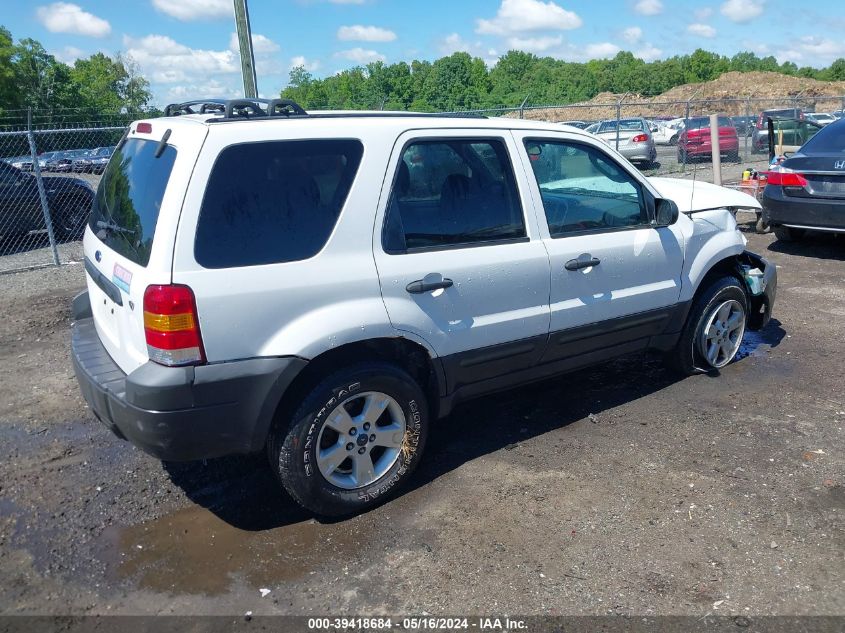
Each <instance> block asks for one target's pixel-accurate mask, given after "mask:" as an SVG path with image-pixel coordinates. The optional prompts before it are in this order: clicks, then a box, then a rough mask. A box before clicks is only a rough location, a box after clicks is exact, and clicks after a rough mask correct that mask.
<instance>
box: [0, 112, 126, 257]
mask: <svg viewBox="0 0 845 633" xmlns="http://www.w3.org/2000/svg"><path fill="white" fill-rule="evenodd" d="M124 129H125V124H123V125H103V124H102V123H101V122H95V123H93V124H90V123H89V124H85V123H77V124H74V126H73V127H67V126H66V125H65V126H57V125H56V124H47V123H41V124H33V123H32V118H31V117H30V118H29V120H28V122H27V123H26V124H23V125H20V124H18V125H9V124H7V125H2V124H0V273H4V272H14V271H20V270H26V269H30V268H38V267H42V266H51V265H60V264H63V263H68V262H72V261H79V260H80V259H81V258H82V247H81V242H80V241H79V240H80V239H81V238H82V234H83V231H84V229H85V222H86V220H87V218H88V214H89V212H90V210H91V205H92V203H93V201H94V193H95V191H96V190H97V185H98V184H99V181H100V178H101V177H102V175H103V172H104V171H105V168H106V164H107V163H108V160H109V158H110V157H111V153H112V151H113V148H114V146H115V145H116V144H117V142H118V141H119V140H120V137H121V136H122V134H123V132H124Z"/></svg>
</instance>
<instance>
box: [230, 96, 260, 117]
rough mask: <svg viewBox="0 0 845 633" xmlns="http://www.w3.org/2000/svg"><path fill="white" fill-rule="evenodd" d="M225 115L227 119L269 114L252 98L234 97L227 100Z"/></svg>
mask: <svg viewBox="0 0 845 633" xmlns="http://www.w3.org/2000/svg"><path fill="white" fill-rule="evenodd" d="M223 116H225V117H226V118H227V119H234V118H241V117H243V118H245V119H251V118H253V117H263V116H267V112H265V111H264V110H263V109H262V108H261V106H260V105H259V104H258V102H256V101H252V100H251V99H232V100H231V101H227V102H226V109H225V111H224V114H223Z"/></svg>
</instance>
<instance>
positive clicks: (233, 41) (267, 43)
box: [229, 33, 281, 56]
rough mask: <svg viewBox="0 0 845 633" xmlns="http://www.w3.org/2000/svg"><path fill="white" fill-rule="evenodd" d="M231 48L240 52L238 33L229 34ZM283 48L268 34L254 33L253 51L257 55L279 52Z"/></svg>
mask: <svg viewBox="0 0 845 633" xmlns="http://www.w3.org/2000/svg"><path fill="white" fill-rule="evenodd" d="M229 50H230V51H234V52H236V53H238V52H240V50H241V48H240V45H239V44H238V34H237V33H232V34H231V35H230V36H229ZM280 50H281V47H280V46H279V45H278V44H276V42H274V41H273V40H271V39H270V38H269V37H267V36H266V35H260V34H258V33H253V34H252V53H253V55H255V56H258V55H266V54H270V53H278V52H279V51H280Z"/></svg>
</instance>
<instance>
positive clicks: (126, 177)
mask: <svg viewBox="0 0 845 633" xmlns="http://www.w3.org/2000/svg"><path fill="white" fill-rule="evenodd" d="M157 148H158V142H157V141H147V140H140V139H130V140H127V141H126V143H124V145H123V147H122V148H121V149H119V150H115V152H114V158H113V159H112V160H111V161H110V162H109V164H108V167H107V168H106V172H105V174H104V175H103V179H102V180H101V181H100V186H99V187H98V188H97V196H96V198H95V200H94V209H93V210H92V212H91V218H90V220H89V222H88V224H89V226H90V227H91V230H92V231H93V232H94V233H95V234H96V235H97V237H99V238H100V240H102V241H103V242H104V243H105V244H106V246H108V247H109V248H111V249H112V250H114V251H116V252H118V253H120V254H121V255H123V256H124V257H126V258H127V259H129V260H130V261H133V262H135V263H136V264H139V265H141V266H146V265H147V263H148V262H149V261H150V251H151V249H152V243H153V236H154V235H155V228H156V223H157V222H158V214H159V211H160V210H161V200H162V198H163V197H164V190H165V189H166V188H167V182H168V180H169V179H170V172H171V170H172V169H173V163H174V161H175V160H176V149H175V148H173V147H172V146H169V145H168V146H165V149H164V152H163V153H162V154H161V156H159V157H158V158H156V156H155V153H156V149H157Z"/></svg>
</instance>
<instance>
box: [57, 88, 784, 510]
mask: <svg viewBox="0 0 845 633" xmlns="http://www.w3.org/2000/svg"><path fill="white" fill-rule="evenodd" d="M194 110H200V111H201V112H203V113H197V114H194V113H193V111H194ZM207 111H211V112H207ZM168 114H170V115H171V116H165V117H164V118H160V119H152V120H146V121H139V122H136V123H134V124H133V125H132V126H131V127H130V129H129V130H128V132H127V136H126V137H125V138H124V140H123V141H122V142H121V143H120V145H119V146H118V148H117V150H116V151H115V153H114V156H113V157H112V159H111V162H110V163H109V165H108V168H107V169H106V172H105V175H104V177H103V179H102V182H101V183H100V186H99V190H98V192H97V197H96V201H95V204H94V209H93V212H92V215H91V218H90V220H89V223H88V227H87V229H86V231H85V240H84V250H85V270H86V276H87V283H88V290H87V292H85V293H83V294H81V295H80V296H79V297H77V298H76V299H75V301H74V324H73V326H72V328H73V336H72V348H73V360H74V366H75V369H76V374H77V377H78V379H79V383H80V386H81V389H82V392H83V394H84V396H85V398H86V400H87V402H88V403H89V405H90V407H91V409H92V411H93V412H94V414H95V415H96V416H97V417H98V418H99V419H100V420H101V421H102V422H104V423H105V424H106V425H107V426H109V427H110V428H111V429H112V430H113V431H114V432H115V433H116V434H118V435H119V436H120V437H123V438H126V439H128V440H130V441H132V442H133V443H134V444H136V445H138V446H139V447H141V448H143V449H144V450H145V451H147V452H149V453H151V454H152V455H155V456H157V457H159V458H161V459H166V460H190V459H203V458H211V457H216V456H221V455H226V454H232V453H251V452H257V451H262V450H265V451H267V453H268V454H269V457H270V463H271V465H272V467H273V468H274V469H275V471H276V472H277V474H278V476H279V479H280V481H281V483H282V484H283V485H284V487H285V489H286V490H287V491H288V492H289V493H290V494H291V495H292V496H293V497H294V498H295V499H296V500H297V501H298V502H299V503H301V504H302V505H303V506H305V507H307V508H309V509H311V510H312V511H314V512H316V513H318V514H322V515H343V514H348V513H352V512H356V511H360V510H361V509H364V508H367V507H369V506H372V505H373V504H375V503H378V502H379V501H380V500H381V499H383V498H385V497H386V496H387V494H388V493H390V492H392V491H394V490H395V489H396V488H397V486H398V485H399V484H401V483H403V482H404V481H405V480H406V479H408V477H409V475H410V473H411V472H412V470H413V469H414V467H415V466H416V465H417V463H418V461H419V459H420V456H421V454H422V451H423V447H424V445H425V441H426V435H427V432H428V429H429V426H430V424H431V422H432V421H433V420H434V419H436V418H440V417H444V416H446V415H447V414H448V413H449V412H450V411H451V410H452V408H453V407H454V406H455V404H456V403H458V402H459V401H463V400H466V399H468V398H472V397H475V396H478V395H481V394H485V393H489V392H493V391H498V390H502V389H507V388H510V387H514V386H517V385H520V384H523V383H526V382H529V381H535V380H539V379H543V378H546V377H549V376H553V375H555V374H559V373H561V372H565V371H568V370H572V369H575V368H578V367H582V366H585V365H589V364H593V363H597V362H601V361H605V360H607V359H610V358H612V357H615V356H618V355H621V354H626V353H629V352H635V351H638V350H645V349H653V350H657V351H659V352H662V353H664V354H665V355H666V357H667V359H668V360H669V362H670V364H671V365H672V366H673V367H675V368H677V369H678V370H680V371H681V372H683V373H686V374H691V373H694V372H700V371H714V370H718V369H719V368H721V367H724V366H725V365H727V364H728V363H729V362H730V361H731V360H732V359H733V358H734V356H735V354H736V353H737V350H738V348H739V345H740V341H741V339H742V335H743V332H744V330H745V328H746V327H749V328H760V327H762V326H763V325H764V324H765V323H766V321H767V320H768V318H769V316H770V314H771V308H772V305H773V303H774V298H775V288H776V277H775V267H774V266H772V265H770V264H768V263H767V262H766V261H765V260H763V259H762V258H760V257H758V256H756V255H754V254H751V253H748V252H746V251H745V250H744V246H745V240H744V238H743V236H742V235H741V234H740V232H739V231H738V230H737V226H736V222H735V220H734V218H733V216H732V215H731V213H730V210H731V208H732V207H752V208H759V205H758V204H757V202H756V200H754V199H753V198H752V197H750V196H746V195H745V194H742V193H739V192H735V191H730V190H728V189H722V188H719V187H714V186H712V185H706V184H702V183H699V184H697V185H693V184H692V183H689V182H684V181H679V180H668V179H657V178H655V179H647V178H645V177H643V176H642V175H641V174H640V173H639V172H638V171H637V170H636V169H634V168H633V167H632V166H631V165H630V163H628V162H627V161H626V160H625V159H623V158H622V157H621V156H620V155H619V154H617V153H616V152H615V151H614V150H613V149H612V148H609V147H608V146H607V145H606V144H605V143H603V142H601V141H600V140H598V139H597V138H595V137H594V136H591V135H590V134H586V133H583V132H579V131H577V130H574V129H565V128H561V127H560V126H558V125H555V124H553V123H538V122H530V121H522V120H515V119H506V118H500V119H486V118H466V117H462V118H454V117H445V116H427V115H418V114H406V113H393V114H391V113H353V112H344V113H338V112H324V113H315V114H307V113H305V112H304V111H303V110H302V109H301V108H299V107H298V106H296V105H295V104H292V103H290V102H284V101H272V102H269V103H267V102H258V101H256V102H249V101H238V102H227V103H215V102H201V103H199V104H197V103H196V102H194V103H190V104H181V105H180V106H177V107H169V108H168ZM177 114H179V116H177ZM693 187H694V190H693ZM673 199H674V202H673ZM676 203H677V204H676ZM679 205H680V207H681V209H680V210H681V211H683V213H679ZM699 210H700V211H699Z"/></svg>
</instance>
